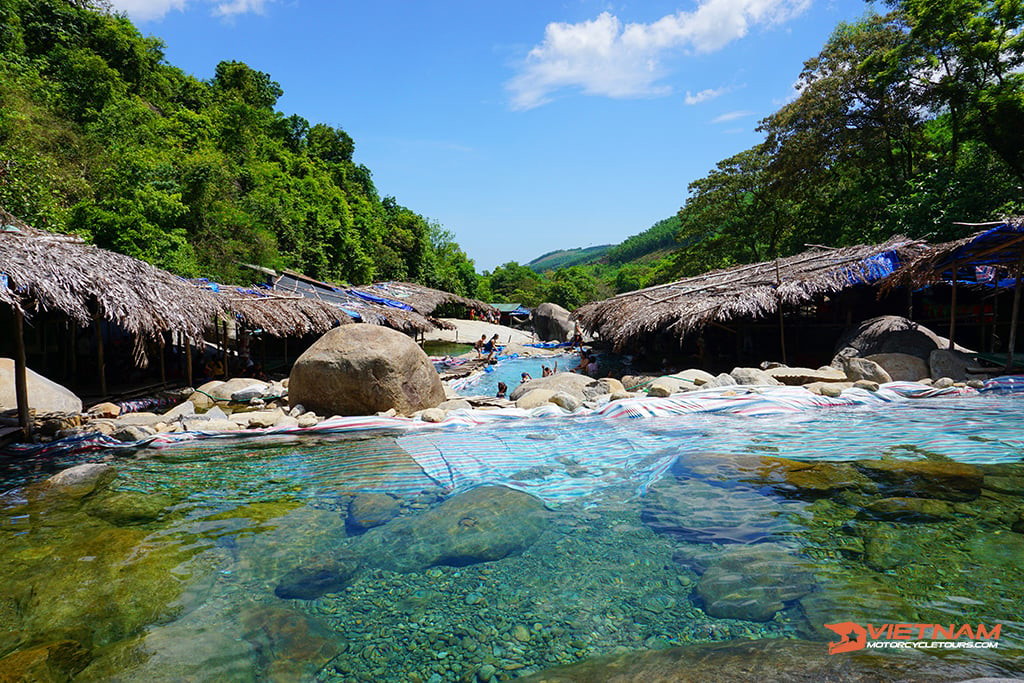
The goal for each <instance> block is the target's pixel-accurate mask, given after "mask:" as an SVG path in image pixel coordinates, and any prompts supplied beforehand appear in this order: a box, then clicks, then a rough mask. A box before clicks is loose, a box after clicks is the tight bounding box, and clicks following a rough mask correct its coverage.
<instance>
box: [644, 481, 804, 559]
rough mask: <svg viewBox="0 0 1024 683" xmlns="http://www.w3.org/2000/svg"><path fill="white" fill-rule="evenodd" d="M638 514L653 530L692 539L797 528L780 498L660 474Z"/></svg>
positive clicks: (751, 539)
mask: <svg viewBox="0 0 1024 683" xmlns="http://www.w3.org/2000/svg"><path fill="white" fill-rule="evenodd" d="M643 503H644V506H643V509H642V510H641V512H640V519H641V520H642V521H643V523H644V524H646V525H647V526H648V527H649V528H650V529H651V530H652V531H654V532H655V533H658V534H662V535H665V536H670V537H672V538H676V539H678V540H681V541H687V542H691V543H759V542H763V541H767V540H771V539H772V538H774V537H775V536H776V535H777V534H779V533H783V532H787V531H792V530H794V529H795V528H796V527H795V525H793V524H792V523H791V522H790V521H788V520H787V519H786V518H785V516H784V515H782V514H781V513H783V512H786V511H787V510H790V509H794V510H795V508H794V507H793V506H794V505H799V504H798V503H788V504H787V503H783V502H782V501H778V500H775V499H773V498H771V497H768V496H763V495H761V494H759V493H757V492H755V491H752V490H750V489H742V488H736V487H729V488H725V487H718V486H712V485H710V484H707V483H705V482H702V481H696V480H685V481H684V480H678V479H676V478H673V477H668V478H665V479H662V480H661V481H659V482H658V483H656V484H655V485H654V486H652V487H651V488H650V490H649V491H648V493H647V495H646V496H645V497H644V500H643Z"/></svg>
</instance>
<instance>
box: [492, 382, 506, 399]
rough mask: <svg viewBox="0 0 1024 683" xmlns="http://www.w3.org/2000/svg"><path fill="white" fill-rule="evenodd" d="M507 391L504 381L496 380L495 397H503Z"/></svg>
mask: <svg viewBox="0 0 1024 683" xmlns="http://www.w3.org/2000/svg"><path fill="white" fill-rule="evenodd" d="M507 393H508V385H507V384H505V383H504V382H498V394H497V396H496V397H495V398H505V394H507Z"/></svg>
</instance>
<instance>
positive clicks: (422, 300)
mask: <svg viewBox="0 0 1024 683" xmlns="http://www.w3.org/2000/svg"><path fill="white" fill-rule="evenodd" d="M366 289H367V291H369V292H371V293H373V294H376V295H378V296H383V297H387V298H388V299H394V300H395V301H400V302H402V303H404V304H408V305H409V306H412V307H413V308H414V309H415V310H416V312H417V313H419V314H421V315H425V316H432V315H434V312H435V311H437V309H438V308H439V307H441V306H445V305H451V304H456V305H461V306H465V307H466V308H467V309H468V310H472V311H476V312H477V313H478V314H479V313H492V314H494V315H498V314H499V311H498V309H496V308H495V307H494V306H491V305H490V304H486V303H484V302H483V301H480V300H478V299H470V298H469V297H465V296H460V295H458V294H452V293H451V292H445V291H443V290H440V289H433V288H432V287H426V286H424V285H418V284H415V283H413V282H377V283H374V284H373V285H371V286H370V287H367V288H366Z"/></svg>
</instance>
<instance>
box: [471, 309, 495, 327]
mask: <svg viewBox="0 0 1024 683" xmlns="http://www.w3.org/2000/svg"><path fill="white" fill-rule="evenodd" d="M469 319H470V320H483V321H484V322H487V323H491V324H492V325H497V324H498V316H496V315H495V314H494V313H493V312H491V311H485V312H484V313H480V314H479V315H478V314H477V312H476V310H475V309H472V308H471V309H469Z"/></svg>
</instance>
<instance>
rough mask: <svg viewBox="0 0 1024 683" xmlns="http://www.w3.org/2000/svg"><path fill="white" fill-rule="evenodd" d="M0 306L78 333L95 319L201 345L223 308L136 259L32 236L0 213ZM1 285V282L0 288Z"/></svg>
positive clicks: (73, 241)
mask: <svg viewBox="0 0 1024 683" xmlns="http://www.w3.org/2000/svg"><path fill="white" fill-rule="evenodd" d="M0 274H2V275H4V276H6V286H0V300H2V301H3V303H6V304H7V305H9V306H12V307H14V308H16V309H18V310H20V311H22V312H23V313H24V314H26V316H30V315H31V314H32V313H33V312H34V311H37V310H42V311H58V312H60V313H63V314H64V315H67V316H68V317H69V318H72V319H73V320H75V321H76V322H77V323H78V324H80V325H82V326H86V325H89V324H91V323H92V322H93V319H94V316H95V317H97V318H99V319H101V320H107V321H109V322H112V323H116V324H117V325H120V326H121V327H123V328H124V329H125V330H127V331H128V332H131V333H132V334H135V335H139V336H145V337H155V336H156V335H158V334H159V333H161V332H165V331H175V332H181V333H183V334H184V335H185V336H186V337H188V338H190V339H193V340H200V339H202V335H203V329H204V328H205V327H206V326H207V325H208V324H209V323H210V321H211V320H212V319H213V317H214V316H215V315H217V314H219V313H220V312H222V311H223V310H224V303H223V302H222V301H220V300H218V298H217V297H215V296H212V295H211V294H210V293H209V292H204V291H202V290H199V289H197V288H196V287H193V286H192V285H191V284H189V283H188V282H187V281H186V280H184V279H182V278H180V277H177V276H176V275H172V274H171V273H168V272H166V271H164V270H160V269H159V268H156V267H154V266H151V265H149V264H148V263H144V262H143V261H140V260H138V259H135V258H132V257H130V256H125V255H123V254H117V253H114V252H112V251H107V250H105V249H100V248H98V247H94V246H91V245H88V244H85V243H84V242H83V241H82V240H81V239H79V238H77V237H73V236H69V235H59V234H55V233H48V232H43V231H41V230H35V229H33V228H30V227H29V226H27V225H25V224H24V223H23V222H21V221H19V220H17V219H15V218H14V217H13V216H11V215H10V214H8V213H6V212H4V211H0ZM0 283H2V280H0Z"/></svg>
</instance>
